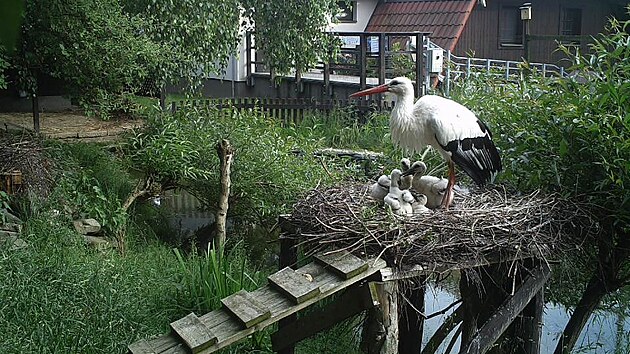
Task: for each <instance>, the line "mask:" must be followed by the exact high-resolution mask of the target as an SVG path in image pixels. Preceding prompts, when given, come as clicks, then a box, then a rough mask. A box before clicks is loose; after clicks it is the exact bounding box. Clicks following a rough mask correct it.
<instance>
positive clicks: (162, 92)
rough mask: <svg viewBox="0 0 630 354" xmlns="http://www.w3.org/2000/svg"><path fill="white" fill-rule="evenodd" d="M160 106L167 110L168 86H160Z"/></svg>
mask: <svg viewBox="0 0 630 354" xmlns="http://www.w3.org/2000/svg"><path fill="white" fill-rule="evenodd" d="M160 108H161V109H162V111H165V110H166V86H162V87H160Z"/></svg>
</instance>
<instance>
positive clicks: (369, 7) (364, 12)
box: [331, 0, 378, 32]
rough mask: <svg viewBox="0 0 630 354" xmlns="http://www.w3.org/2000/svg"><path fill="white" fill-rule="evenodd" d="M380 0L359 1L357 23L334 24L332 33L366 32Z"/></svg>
mask: <svg viewBox="0 0 630 354" xmlns="http://www.w3.org/2000/svg"><path fill="white" fill-rule="evenodd" d="M377 4H378V0H358V1H357V22H355V23H333V24H331V31H334V32H364V31H365V27H366V26H367V24H368V22H369V21H370V18H371V17H372V13H374V9H375V8H376V5H377Z"/></svg>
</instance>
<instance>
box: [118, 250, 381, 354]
mask: <svg viewBox="0 0 630 354" xmlns="http://www.w3.org/2000/svg"><path fill="white" fill-rule="evenodd" d="M385 267H386V263H385V261H383V260H382V259H368V260H362V259H360V258H358V257H356V256H354V255H352V254H349V253H341V252H338V253H332V254H321V255H318V256H315V261H314V262H312V263H309V264H307V265H305V266H303V267H301V268H299V269H297V270H294V269H291V268H289V267H287V268H284V269H282V270H280V271H278V272H276V273H274V274H272V275H270V276H269V277H268V282H269V284H267V285H265V286H263V287H261V288H259V289H257V290H255V291H253V292H247V291H245V290H241V291H239V292H237V293H235V294H233V295H230V296H228V297H226V298H224V299H222V300H221V303H222V305H223V306H222V308H221V309H218V310H215V311H212V312H209V313H207V314H205V315H202V316H199V317H198V316H197V315H195V314H194V313H191V314H189V315H188V316H186V317H184V318H182V319H179V320H177V321H175V322H173V323H171V332H170V333H169V334H166V335H163V336H160V337H156V338H152V339H142V340H140V341H137V342H135V343H133V344H131V345H129V347H128V348H129V351H130V352H131V353H133V354H147V353H156V354H157V353H189V352H192V353H211V352H214V351H216V350H219V349H221V348H224V347H226V346H228V345H230V344H232V343H235V342H237V341H239V340H241V339H243V338H246V337H247V336H249V335H250V334H252V333H254V332H257V331H260V330H262V329H263V328H265V327H267V326H269V325H271V324H273V323H276V322H278V321H279V320H281V319H283V318H285V317H287V316H290V315H292V314H295V313H296V312H297V311H299V310H302V309H304V308H306V307H308V306H310V305H313V304H315V303H316V302H318V301H320V300H322V299H324V298H327V297H329V296H331V295H333V294H335V293H337V292H339V291H341V290H343V289H347V288H349V287H352V286H353V285H355V284H357V283H359V282H361V281H362V280H366V279H367V278H369V277H370V276H372V275H374V274H375V273H377V272H378V271H379V270H381V269H383V268H385ZM352 288H353V290H354V293H353V296H351V297H349V296H345V297H342V298H340V301H342V300H343V301H345V303H347V305H348V306H345V305H344V304H342V306H337V307H347V308H352V309H353V311H354V312H355V313H357V312H358V311H361V310H363V309H365V308H368V307H370V306H374V305H376V304H377V301H376V297H375V296H373V295H371V293H373V292H372V291H371V290H370V288H369V286H354V287H352ZM365 299H367V300H365ZM348 300H349V301H348ZM359 300H360V301H359ZM351 302H354V303H355V304H350V303H351ZM329 312H331V311H329ZM351 314H352V313H349V312H348V313H347V315H348V316H349V315H351ZM337 315H339V314H337ZM321 326H322V323H319V324H316V325H315V326H314V327H317V328H319V327H321ZM307 327H308V326H307ZM311 327H312V326H311ZM319 329H321V328H319ZM295 330H296V328H290V330H289V332H287V334H288V333H290V332H295ZM313 330H314V329H312V328H311V329H310V331H311V332H312V331H313ZM315 331H316V330H315ZM302 332H303V333H292V334H291V337H292V338H293V339H290V340H288V341H287V338H286V337H287V335H286V334H285V335H281V336H278V335H274V336H272V342H273V344H274V349H275V348H281V347H282V346H283V345H288V344H289V343H291V340H293V341H297V340H299V339H298V338H302V337H305V336H308V335H307V334H305V333H306V332H309V330H308V329H306V330H302ZM277 333H279V332H277ZM309 333H310V332H309Z"/></svg>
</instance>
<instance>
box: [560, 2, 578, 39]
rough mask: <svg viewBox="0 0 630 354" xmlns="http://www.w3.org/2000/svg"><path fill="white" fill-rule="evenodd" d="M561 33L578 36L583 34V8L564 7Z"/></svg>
mask: <svg viewBox="0 0 630 354" xmlns="http://www.w3.org/2000/svg"><path fill="white" fill-rule="evenodd" d="M560 16H561V18H560V35H563V36H578V35H580V34H582V9H568V8H566V9H562V13H561V15H560Z"/></svg>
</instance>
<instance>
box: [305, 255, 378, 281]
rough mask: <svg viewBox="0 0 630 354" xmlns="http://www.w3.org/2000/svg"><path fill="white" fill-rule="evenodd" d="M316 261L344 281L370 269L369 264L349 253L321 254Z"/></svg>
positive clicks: (316, 257)
mask: <svg viewBox="0 0 630 354" xmlns="http://www.w3.org/2000/svg"><path fill="white" fill-rule="evenodd" d="M315 261H317V262H318V263H319V264H321V265H322V266H324V267H326V269H330V270H332V271H333V272H334V273H335V274H337V275H339V276H340V277H342V278H343V279H350V278H352V277H355V276H357V275H358V274H361V273H362V272H364V271H365V270H366V269H368V264H367V262H365V261H364V260H362V259H361V258H359V257H357V256H355V255H353V254H352V253H348V252H337V253H331V254H324V253H321V254H318V255H316V256H315Z"/></svg>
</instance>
